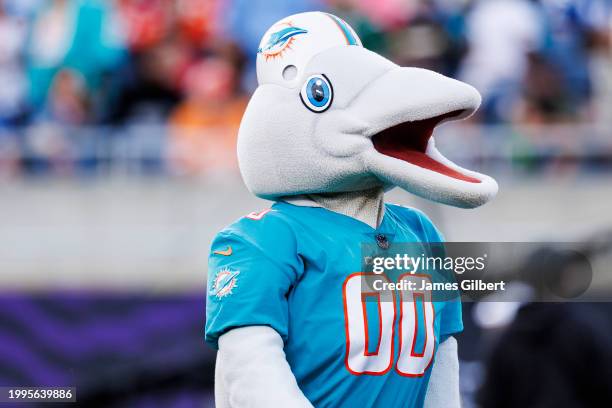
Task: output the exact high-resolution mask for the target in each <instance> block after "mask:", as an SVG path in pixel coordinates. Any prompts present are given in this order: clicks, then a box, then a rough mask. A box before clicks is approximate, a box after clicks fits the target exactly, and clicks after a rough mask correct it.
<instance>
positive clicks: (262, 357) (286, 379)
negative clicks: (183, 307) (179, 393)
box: [215, 326, 312, 408]
mask: <svg viewBox="0 0 612 408" xmlns="http://www.w3.org/2000/svg"><path fill="white" fill-rule="evenodd" d="M215 405H216V407H217V408H229V407H231V408H248V407H286V408H312V404H311V403H310V402H309V401H308V399H306V397H305V396H304V394H303V393H302V391H301V390H300V388H299V387H298V385H297V381H296V380H295V376H294V375H293V373H292V372H291V367H289V364H288V363H287V359H286V358H285V352H284V350H283V340H282V339H281V337H280V335H279V334H278V333H277V332H276V331H275V330H274V329H272V328H270V327H268V326H249V327H242V328H238V329H233V330H231V331H229V332H227V333H226V334H224V335H222V336H221V337H219V353H218V354H217V368H216V370H215Z"/></svg>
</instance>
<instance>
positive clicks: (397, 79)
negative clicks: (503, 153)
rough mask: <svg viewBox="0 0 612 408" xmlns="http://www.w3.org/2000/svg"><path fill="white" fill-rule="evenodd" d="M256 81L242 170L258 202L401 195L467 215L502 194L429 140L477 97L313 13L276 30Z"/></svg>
mask: <svg viewBox="0 0 612 408" xmlns="http://www.w3.org/2000/svg"><path fill="white" fill-rule="evenodd" d="M257 78H258V82H259V87H258V88H257V90H256V91H255V93H254V94H253V97H252V98H251V101H250V102H249V105H248V107H247V110H246V112H245V115H244V117H243V120H242V123H241V126H240V131H239V138H238V160H239V165H240V170H241V173H242V175H243V178H244V180H245V183H246V185H247V187H248V188H249V189H250V190H251V191H252V192H253V193H254V194H256V195H258V196H260V197H263V198H268V199H278V198H280V197H282V196H291V195H299V194H309V193H330V192H347V191H360V190H365V189H370V188H373V187H377V186H383V187H385V188H393V187H396V186H397V187H400V188H402V189H404V190H406V191H409V192H411V193H413V194H416V195H419V196H421V197H424V198H427V199H430V200H432V201H436V202H440V203H444V204H448V205H453V206H457V207H464V208H471V207H477V206H479V205H482V204H484V203H486V202H487V201H489V200H490V199H491V198H492V197H493V196H495V194H496V193H497V183H496V182H495V180H493V179H492V178H491V177H489V176H486V175H484V174H480V173H477V172H474V171H471V170H467V169H464V168H462V167H460V166H459V165H457V164H455V163H453V162H451V161H450V160H448V159H447V158H446V157H444V156H443V155H442V154H441V153H440V152H439V151H438V149H437V148H436V145H435V140H434V136H433V133H434V129H435V127H436V126H438V125H439V124H440V123H443V122H446V121H451V120H458V119H463V118H466V117H468V116H470V115H471V114H473V113H474V112H475V111H476V109H478V107H479V105H480V95H479V94H478V92H477V91H476V90H475V89H474V88H473V87H471V86H470V85H467V84H465V83H463V82H460V81H457V80H454V79H451V78H448V77H445V76H443V75H440V74H437V73H435V72H433V71H429V70H425V69H420V68H403V67H399V66H398V65H396V64H394V63H392V62H391V61H389V60H387V59H385V58H383V57H382V56H380V55H378V54H375V53H373V52H371V51H368V50H367V49H365V48H363V46H362V44H361V41H360V40H359V37H358V36H357V34H356V33H355V31H354V30H353V29H352V28H351V27H350V26H349V25H348V24H347V23H346V22H345V21H343V20H341V19H340V18H338V17H336V16H333V15H331V14H328V13H322V12H308V13H301V14H296V15H293V16H289V17H287V18H285V19H282V20H281V21H279V22H277V23H275V24H274V25H273V26H272V27H271V28H270V29H269V30H268V31H267V32H266V33H265V34H264V36H263V39H262V41H261V44H260V47H259V52H258V55H257Z"/></svg>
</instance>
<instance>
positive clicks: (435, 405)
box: [423, 337, 461, 408]
mask: <svg viewBox="0 0 612 408" xmlns="http://www.w3.org/2000/svg"><path fill="white" fill-rule="evenodd" d="M423 407H424V408H440V407H444V408H460V407H461V394H460V393H459V357H458V354H457V340H455V338H454V337H449V338H447V339H446V340H444V341H443V342H442V343H440V345H439V346H438V350H437V351H436V360H435V361H434V364H433V367H432V369H431V376H430V377H429V384H428V385H427V394H425V402H424V404H423Z"/></svg>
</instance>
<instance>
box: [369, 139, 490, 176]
mask: <svg viewBox="0 0 612 408" xmlns="http://www.w3.org/2000/svg"><path fill="white" fill-rule="evenodd" d="M388 147H389V146H385V147H383V148H381V149H380V150H379V151H380V152H381V153H383V154H385V155H387V156H391V157H395V158H396V159H400V160H403V161H407V162H408V163H411V164H414V165H415V166H419V167H422V168H424V169H428V170H432V171H435V172H436V173H440V174H444V175H445V176H448V177H452V178H455V179H458V180H463V181H467V182H468V183H480V182H481V181H480V180H478V179H477V178H474V177H470V176H467V175H465V174H462V173H459V172H458V171H456V170H453V169H451V168H450V167H448V166H445V165H444V164H442V163H440V162H437V161H435V160H434V159H432V158H431V157H429V156H428V155H426V154H425V153H421V152H419V151H416V150H392V149H388Z"/></svg>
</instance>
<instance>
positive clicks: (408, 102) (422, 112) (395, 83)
mask: <svg viewBox="0 0 612 408" xmlns="http://www.w3.org/2000/svg"><path fill="white" fill-rule="evenodd" d="M480 102H481V98H480V94H479V93H478V91H477V90H476V89H474V87H472V86H470V85H468V84H466V83H464V82H461V81H457V80H455V79H452V78H448V77H446V76H444V75H441V74H438V73H436V72H433V71H430V70H426V69H421V68H400V67H398V68H395V69H392V70H390V71H389V72H387V73H385V74H384V75H382V76H380V77H379V78H376V79H375V80H373V81H372V82H370V83H369V84H368V85H367V86H366V87H365V88H364V89H363V91H362V92H361V93H360V94H359V95H358V96H357V97H356V98H355V99H354V100H353V102H352V103H351V104H350V107H349V109H350V110H351V111H352V113H353V114H354V115H356V116H357V117H359V118H360V119H361V120H363V121H364V122H366V123H369V125H370V126H369V128H368V132H367V134H366V136H372V135H374V134H375V133H378V132H380V131H381V130H384V129H386V128H389V127H392V126H395V125H397V124H400V123H403V122H412V121H418V120H424V119H429V118H433V117H437V116H442V115H448V114H449V113H451V112H453V113H455V114H454V115H453V116H452V118H453V119H461V118H465V117H468V116H470V115H471V114H472V113H474V112H475V111H476V110H477V109H478V107H479V106H480ZM445 119H449V118H448V117H446V118H445Z"/></svg>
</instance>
